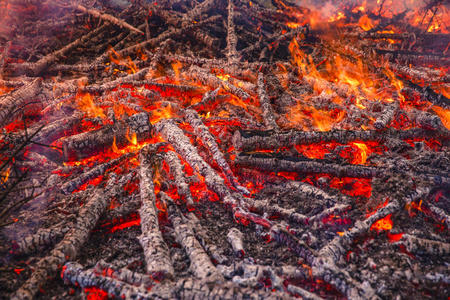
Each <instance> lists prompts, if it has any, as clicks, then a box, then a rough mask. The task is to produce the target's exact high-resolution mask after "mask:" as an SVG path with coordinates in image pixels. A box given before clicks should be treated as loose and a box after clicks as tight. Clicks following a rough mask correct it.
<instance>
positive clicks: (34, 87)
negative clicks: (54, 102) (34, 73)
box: [0, 78, 42, 126]
mask: <svg viewBox="0 0 450 300" xmlns="http://www.w3.org/2000/svg"><path fill="white" fill-rule="evenodd" d="M41 91H42V79H41V78H37V79H35V80H34V81H33V82H31V83H28V84H26V85H24V86H22V87H21V88H19V89H17V90H14V91H12V92H10V93H8V94H5V95H2V96H0V125H3V126H4V125H6V123H7V122H8V120H10V119H11V118H13V117H14V116H15V115H17V114H20V113H22V112H24V109H29V107H31V105H32V104H33V102H39V100H37V95H38V94H39V93H40V92H41ZM27 106H28V107H27Z"/></svg>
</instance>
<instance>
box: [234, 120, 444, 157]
mask: <svg viewBox="0 0 450 300" xmlns="http://www.w3.org/2000/svg"><path fill="white" fill-rule="evenodd" d="M427 123H428V122H427ZM389 139H397V140H412V139H436V140H440V141H447V140H449V139H450V135H449V131H448V130H446V129H442V130H436V131H430V130H424V129H419V128H411V129H406V130H397V129H393V128H388V129H385V130H383V131H378V130H360V131H357V130H332V131H298V130H291V131H284V132H274V131H251V130H238V131H236V133H235V134H234V136H233V145H234V148H235V149H236V150H241V151H255V150H276V149H280V148H289V147H293V146H296V145H309V144H316V143H317V144H318V143H339V144H348V143H350V142H356V141H361V142H366V141H374V142H380V143H382V142H386V141H387V140H389Z"/></svg>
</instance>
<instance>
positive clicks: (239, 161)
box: [235, 152, 386, 178]
mask: <svg viewBox="0 0 450 300" xmlns="http://www.w3.org/2000/svg"><path fill="white" fill-rule="evenodd" d="M235 163H236V165H238V166H242V167H246V168H255V169H257V170H263V171H269V172H275V173H277V172H302V173H316V174H322V173H326V174H330V175H332V176H336V177H359V178H373V177H379V176H381V175H382V174H384V172H385V171H386V170H385V168H383V167H372V166H364V165H351V164H337V163H334V162H330V161H327V160H317V159H309V158H299V157H286V156H283V155H280V154H278V153H260V152H256V153H245V152H241V153H239V154H238V155H236V160H235Z"/></svg>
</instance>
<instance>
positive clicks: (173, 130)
mask: <svg viewBox="0 0 450 300" xmlns="http://www.w3.org/2000/svg"><path fill="white" fill-rule="evenodd" d="M155 130H156V131H157V132H159V133H161V135H162V137H163V138H164V139H165V140H166V141H167V142H168V143H170V144H171V145H172V146H173V148H174V149H175V151H176V152H177V153H178V154H180V156H181V157H182V158H183V159H184V160H186V161H187V162H188V163H189V164H190V165H191V167H192V168H193V169H194V170H196V171H197V172H198V173H199V174H200V175H202V176H203V177H205V183H206V186H207V187H208V188H210V189H211V190H213V191H214V192H215V193H216V194H217V195H219V197H220V198H221V199H223V200H224V202H225V203H229V204H236V199H234V197H232V195H231V193H230V191H229V190H228V187H227V186H226V185H225V182H224V180H223V179H222V177H220V176H219V175H218V174H217V173H216V171H214V169H213V168H212V167H211V166H210V165H208V164H207V163H206V162H205V161H204V160H203V158H202V157H201V156H200V155H199V154H198V152H197V149H195V147H194V146H192V144H191V143H190V141H189V139H188V138H187V137H186V136H185V135H184V133H183V131H182V130H181V129H180V128H178V126H177V125H175V123H174V122H173V121H172V120H163V121H160V122H158V123H157V124H155Z"/></svg>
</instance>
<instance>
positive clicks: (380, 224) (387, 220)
mask: <svg viewBox="0 0 450 300" xmlns="http://www.w3.org/2000/svg"><path fill="white" fill-rule="evenodd" d="M391 216H392V214H391V215H388V216H386V217H384V218H383V219H380V220H378V221H376V222H375V223H374V224H373V225H372V226H371V227H370V230H377V231H382V230H385V231H388V230H391V229H392V226H393V224H394V223H393V222H392V220H391Z"/></svg>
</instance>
